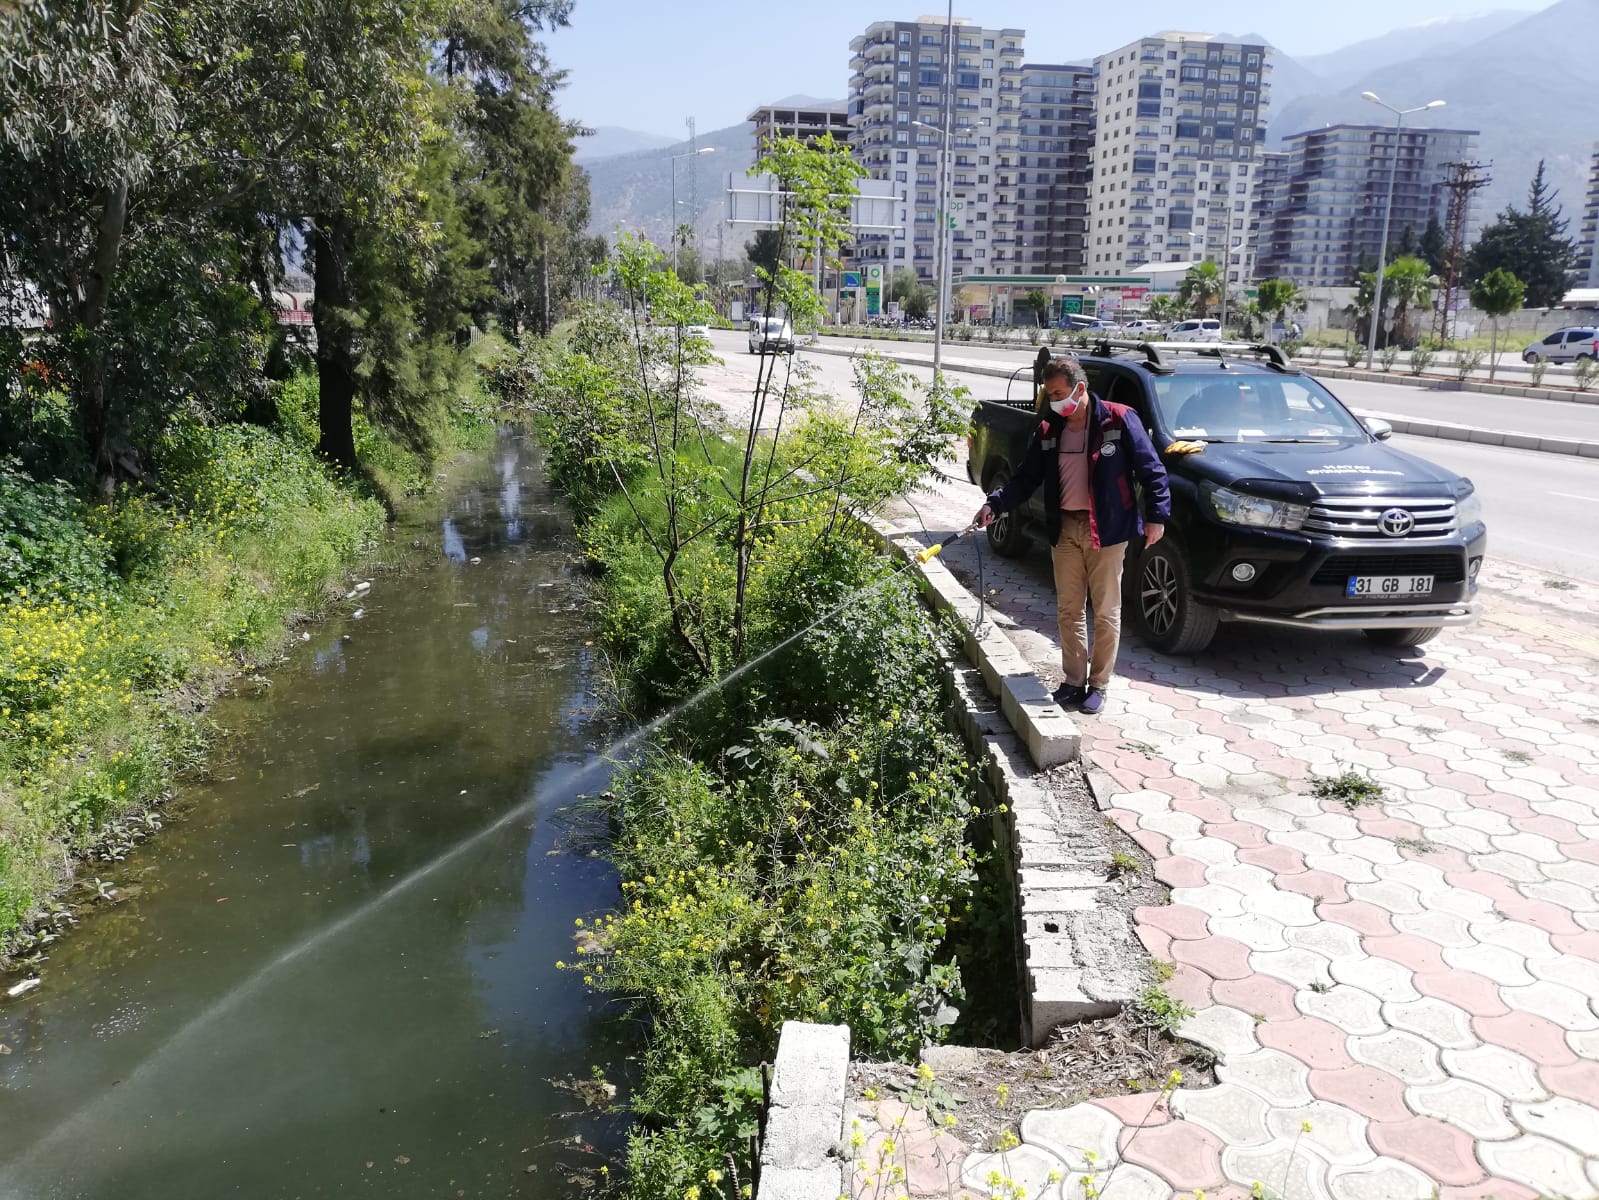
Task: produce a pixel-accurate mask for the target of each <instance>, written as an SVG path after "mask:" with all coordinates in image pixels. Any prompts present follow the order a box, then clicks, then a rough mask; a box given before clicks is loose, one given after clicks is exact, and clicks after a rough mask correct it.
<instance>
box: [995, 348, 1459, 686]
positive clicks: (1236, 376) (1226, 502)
mask: <svg viewBox="0 0 1599 1200" xmlns="http://www.w3.org/2000/svg"><path fill="white" fill-rule="evenodd" d="M1044 357H1045V356H1044V355H1043V354H1041V355H1040V359H1039V362H1038V363H1036V364H1034V365H1033V372H1034V376H1033V378H1034V379H1036V375H1037V371H1038V369H1039V367H1040V366H1041V365H1042V361H1043V359H1044ZM1078 357H1079V360H1080V361H1081V362H1082V364H1083V368H1084V370H1085V371H1086V372H1087V373H1088V384H1089V388H1090V390H1091V391H1092V392H1093V393H1094V394H1095V395H1096V396H1098V397H1099V398H1100V399H1102V400H1106V401H1109V402H1111V403H1115V404H1125V405H1127V406H1128V407H1129V408H1131V409H1133V410H1134V411H1136V412H1137V413H1138V416H1139V418H1140V419H1141V420H1142V421H1143V423H1144V427H1145V428H1146V429H1148V430H1149V435H1150V440H1151V441H1153V442H1154V444H1155V447H1156V448H1157V449H1158V450H1161V451H1162V460H1163V461H1164V462H1165V464H1166V470H1167V473H1168V474H1169V476H1170V478H1171V492H1172V516H1171V521H1170V523H1169V524H1168V526H1167V529H1166V536H1165V538H1163V539H1162V540H1161V541H1160V542H1158V543H1157V544H1156V545H1155V546H1153V547H1150V548H1149V549H1147V550H1146V549H1145V548H1144V547H1142V546H1141V545H1133V546H1130V547H1129V548H1128V555H1127V563H1126V568H1125V572H1124V575H1123V579H1124V588H1125V594H1124V601H1123V614H1124V615H1123V620H1124V621H1125V622H1127V623H1128V624H1129V625H1130V626H1131V627H1132V628H1133V629H1135V630H1136V631H1137V632H1138V633H1139V634H1140V635H1141V636H1142V637H1143V638H1144V639H1145V640H1147V641H1148V642H1150V643H1151V644H1152V645H1154V646H1155V647H1156V648H1157V649H1160V650H1163V651H1166V652H1168V653H1176V654H1184V653H1193V652H1196V651H1199V650H1203V649H1204V648H1205V647H1206V646H1207V645H1209V643H1210V640H1211V638H1212V636H1214V634H1215V631H1216V625H1217V623H1218V622H1219V621H1256V622H1264V623H1266V624H1271V625H1288V626H1295V627H1301V628H1306V629H1343V630H1351V629H1359V630H1362V631H1364V632H1365V634H1366V636H1367V637H1369V638H1371V639H1372V640H1373V641H1374V642H1377V643H1380V644H1384V645H1391V646H1413V645H1418V644H1420V643H1422V642H1426V641H1430V640H1431V639H1432V638H1434V637H1435V636H1437V634H1438V631H1439V630H1440V629H1442V628H1444V627H1445V626H1450V625H1463V624H1466V623H1468V622H1470V621H1472V620H1474V619H1475V617H1476V612H1475V597H1476V593H1477V573H1478V570H1479V569H1480V568H1481V566H1482V559H1483V554H1484V552H1485V551H1486V548H1487V540H1488V533H1487V527H1486V526H1485V525H1484V524H1483V520H1482V504H1481V502H1480V501H1479V500H1478V498H1477V496H1476V493H1475V489H1474V488H1473V487H1472V484H1471V481H1470V480H1469V479H1463V478H1461V477H1460V476H1458V475H1456V474H1454V473H1453V472H1451V471H1446V470H1444V469H1443V468H1442V467H1438V466H1434V465H1433V464H1432V463H1429V462H1427V461H1426V460H1424V459H1420V458H1417V457H1415V456H1414V455H1411V454H1405V453H1403V452H1402V451H1399V450H1396V449H1394V448H1393V447H1392V446H1389V445H1385V444H1384V443H1385V441H1386V439H1387V438H1388V436H1389V432H1390V431H1389V429H1388V427H1387V425H1386V424H1385V423H1383V422H1380V421H1375V420H1374V421H1371V422H1369V423H1363V422H1362V421H1361V420H1360V419H1359V418H1357V417H1355V416H1354V415H1353V414H1352V413H1350V411H1349V410H1348V409H1346V408H1345V407H1344V406H1343V404H1342V403H1340V402H1339V400H1338V399H1337V397H1335V396H1334V395H1333V394H1332V393H1331V392H1329V391H1328V390H1327V389H1326V388H1325V387H1323V386H1322V384H1321V383H1319V382H1318V381H1317V380H1315V379H1312V378H1311V377H1310V376H1308V375H1304V374H1302V373H1300V372H1299V371H1298V370H1297V369H1295V368H1294V367H1293V366H1292V365H1290V364H1289V362H1288V361H1287V359H1285V358H1284V357H1283V354H1282V352H1281V351H1280V350H1278V348H1277V347H1275V346H1247V345H1214V344H1211V345H1207V344H1204V343H1182V344H1166V343H1149V342H1131V341H1116V340H1104V341H1099V342H1096V343H1094V344H1093V345H1092V349H1091V352H1090V353H1085V354H1080V355H1079V356H1078ZM1027 370H1028V368H1027V367H1022V368H1019V369H1018V371H1017V372H1016V373H1015V374H1014V375H1012V377H1011V386H1010V388H1009V389H1008V393H1009V392H1018V391H1019V392H1020V394H1019V395H1018V396H1017V397H1016V398H1015V399H1012V398H1011V397H1010V395H1009V394H1007V398H1006V399H1005V400H1003V401H999V400H984V401H981V402H980V403H979V404H978V405H977V407H976V408H975V409H974V410H973V412H972V423H971V429H970V432H969V435H968V438H967V460H966V473H967V476H968V477H969V478H970V479H971V481H972V482H973V483H975V484H977V485H978V486H979V487H981V488H982V489H983V490H984V491H985V492H989V491H992V490H993V489H994V488H995V487H998V486H999V485H1000V484H1001V483H1003V482H1005V480H1006V479H1008V478H1009V477H1010V473H1011V470H1012V468H1013V464H1015V463H1016V462H1017V461H1018V460H1019V459H1020V457H1021V455H1022V453H1023V452H1024V451H1025V449H1026V447H1027V442H1028V439H1029V438H1030V437H1031V436H1032V434H1033V432H1034V430H1035V429H1036V428H1037V426H1038V414H1037V408H1036V402H1035V399H1034V397H1035V395H1036V388H1035V387H1034V386H1033V384H1032V382H1031V381H1030V380H1028V379H1025V378H1024V379H1021V380H1018V378H1017V376H1023V375H1024V374H1025V373H1026V372H1027ZM1195 447H1199V448H1198V449H1197V451H1196V449H1195ZM1042 495H1043V489H1042V488H1040V489H1039V490H1038V492H1036V493H1035V494H1034V496H1033V497H1032V499H1031V500H1030V501H1029V502H1028V504H1027V506H1026V509H1025V512H1019V513H1017V514H1014V515H1008V516H1002V517H1000V518H998V519H997V520H995V521H994V523H993V524H992V525H990V526H989V527H988V538H989V543H990V545H991V546H992V547H993V549H994V550H995V551H996V552H998V553H1000V554H1004V555H1018V554H1021V553H1022V552H1023V551H1024V549H1025V548H1026V546H1027V545H1028V544H1029V543H1030V542H1032V541H1034V540H1037V541H1039V542H1041V541H1042V536H1041V534H1042V527H1041V521H1042V516H1043V510H1042V507H1041V503H1042V502H1041V497H1042ZM1018 518H1019V519H1018Z"/></svg>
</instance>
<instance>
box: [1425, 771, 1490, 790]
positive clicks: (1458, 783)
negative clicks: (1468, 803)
mask: <svg viewBox="0 0 1599 1200" xmlns="http://www.w3.org/2000/svg"><path fill="white" fill-rule="evenodd" d="M1427 782H1428V783H1430V784H1432V786H1433V787H1441V788H1448V789H1449V790H1450V791H1454V792H1459V793H1460V794H1461V795H1462V796H1486V795H1487V794H1488V784H1487V782H1486V781H1485V780H1483V779H1481V778H1479V777H1478V776H1476V775H1464V774H1461V773H1460V772H1459V771H1440V772H1437V773H1434V774H1429V775H1428V776H1427Z"/></svg>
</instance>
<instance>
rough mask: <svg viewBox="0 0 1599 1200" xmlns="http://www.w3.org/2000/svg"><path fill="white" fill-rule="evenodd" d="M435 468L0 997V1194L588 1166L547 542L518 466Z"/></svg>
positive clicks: (468, 1192)
mask: <svg viewBox="0 0 1599 1200" xmlns="http://www.w3.org/2000/svg"><path fill="white" fill-rule="evenodd" d="M454 475H455V477H454V478H452V479H450V480H447V481H446V482H445V483H444V484H443V485H442V487H443V489H444V490H443V492H442V495H443V496H444V497H446V498H445V499H443V500H441V501H439V502H437V503H436V504H435V505H434V506H433V508H432V509H431V511H429V512H428V513H426V514H421V513H419V514H416V515H415V516H413V517H411V518H410V519H408V520H406V521H402V522H401V523H400V524H399V526H398V527H397V528H396V529H395V530H394V531H393V533H392V535H391V542H390V545H389V548H388V550H387V551H386V555H387V557H388V558H389V559H390V560H391V561H392V563H393V565H394V567H395V569H394V570H385V571H378V572H376V573H375V574H373V575H372V576H371V579H372V582H373V586H372V589H371V591H370V592H369V593H367V594H366V595H365V596H363V597H360V598H358V599H357V600H355V601H351V602H349V603H346V604H344V605H341V606H340V612H339V613H338V614H337V615H336V616H335V617H334V618H332V619H330V620H328V621H325V622H323V623H320V624H318V625H316V626H314V627H312V628H311V629H310V640H309V641H308V642H296V643H295V644H294V647H293V649H292V650H291V652H290V655H289V659H288V661H287V662H286V663H285V664H284V665H282V666H281V667H278V668H275V669H273V670H272V671H271V672H270V673H269V684H261V685H251V684H249V683H245V684H243V685H241V687H240V689H239V694H237V695H235V696H232V697H230V698H228V699H225V700H223V701H222V702H221V703H219V704H218V705H217V707H216V709H215V710H214V717H215V720H216V721H217V723H218V725H219V726H220V728H221V729H222V730H223V731H224V736H223V739H222V743H221V745H220V747H219V749H218V751H217V753H216V754H214V755H213V758H212V762H211V766H212V776H213V778H212V779H210V780H209V781H208V782H205V783H195V784H188V785H185V786H184V787H183V789H182V791H181V794H180V795H179V797H178V798H177V800H176V801H175V802H174V803H173V804H172V805H170V806H169V807H168V808H167V809H166V810H164V811H163V813H162V816H163V819H164V820H165V821H166V822H167V827H166V828H165V829H164V830H163V831H162V832H161V833H160V834H159V835H158V836H156V837H155V838H153V839H152V840H150V841H149V842H146V843H145V844H144V845H143V846H141V847H140V848H139V849H138V850H137V851H136V852H135V853H134V855H133V856H132V857H131V858H130V860H129V861H127V862H125V863H119V864H114V865H109V866H96V865H95V864H89V865H87V866H85V867H84V868H82V873H83V874H85V875H88V876H93V875H95V874H99V875H100V876H102V877H104V878H106V879H107V880H108V881H109V882H110V883H112V884H113V885H114V886H115V887H116V888H117V889H118V896H117V899H116V901H115V902H113V903H98V904H94V905H90V906H88V907H87V908H86V909H85V913H84V919H83V921H82V923H81V925H80V927H79V928H78V930H76V931H75V932H74V933H72V934H71V935H70V936H69V937H67V938H66V939H65V940H64V941H62V942H61V943H60V944H58V945H57V946H56V947H54V948H52V951H51V953H50V957H49V959H48V961H46V962H45V963H44V964H42V966H41V968H40V970H39V973H40V975H41V977H42V979H43V984H42V986H41V987H39V988H38V989H36V990H35V991H33V992H31V993H29V994H27V995H26V996H24V997H23V998H21V999H18V1000H10V1001H8V1000H5V999H4V998H3V997H0V1044H4V1045H5V1046H7V1047H8V1048H9V1050H10V1053H9V1054H7V1055H4V1056H0V1197H4V1198H5V1200H28V1198H31V1197H57V1196H60V1197H78V1196H81V1197H117V1198H118V1200H142V1198H146V1197H148V1198H150V1200H155V1198H157V1197H159V1198H161V1200H171V1198H173V1197H207V1198H210V1197H223V1196H227V1197H243V1198H256V1197H260V1198H263V1200H265V1198H268V1197H271V1198H274V1200H276V1198H279V1197H313V1196H328V1197H348V1196H360V1195H369V1196H384V1197H389V1196H429V1197H432V1196H439V1197H449V1196H466V1197H483V1196H540V1197H545V1196H558V1195H562V1194H568V1193H569V1192H570V1191H571V1190H572V1189H573V1188H574V1177H576V1178H577V1179H578V1182H577V1183H576V1186H577V1187H581V1182H580V1178H581V1173H582V1172H583V1171H585V1170H589V1171H591V1170H593V1169H595V1168H597V1167H598V1166H599V1165H600V1164H601V1163H603V1162H605V1161H608V1160H609V1161H613V1162H614V1161H615V1158H614V1156H615V1154H616V1152H617V1147H618V1144H619V1141H620V1138H621V1125H620V1121H619V1119H618V1118H617V1117H615V1116H607V1115H604V1114H603V1113H602V1112H601V1111H599V1109H598V1108H595V1107H592V1106H591V1104H590V1102H591V1101H595V1100H599V1101H601V1102H603V1089H602V1088H594V1087H589V1088H587V1089H579V1090H577V1091H574V1090H572V1088H571V1087H570V1086H569V1085H570V1083H571V1081H574V1080H576V1081H585V1080H589V1079H590V1077H591V1072H592V1071H593V1070H595V1069H598V1070H599V1071H600V1072H602V1073H603V1074H604V1076H605V1077H606V1078H608V1079H611V1080H615V1079H617V1078H618V1076H619V1075H620V1074H621V1073H622V1071H623V1070H624V1066H623V1059H624V1056H625V1055H626V1053H627V1051H628V1050H629V1049H630V1048H631V1047H630V1042H629V1038H630V1034H629V1031H628V1030H627V1029H626V1027H624V1026H623V1025H621V1023H620V1022H619V1021H618V1019H617V1018H616V1017H614V1016H613V1015H610V1014H608V1013H607V1012H606V1011H605V1009H604V1008H603V1005H602V1002H600V1001H597V1000H594V999H593V998H591V997H589V996H588V995H587V994H586V991H585V989H584V988H583V986H582V981H581V980H580V979H578V978H575V977H574V976H573V975H572V974H571V973H570V972H562V971H557V970H556V969H555V963H556V961H557V960H559V959H562V958H563V957H564V958H567V959H570V958H572V957H573V953H572V933H573V924H574V920H575V919H576V918H578V917H585V916H590V915H592V914H593V913H595V912H597V911H599V910H602V909H605V908H607V907H609V905H610V904H611V902H612V901H613V900H614V897H615V894H616V892H615V881H614V878H613V876H612V874H611V871H610V868H609V866H608V864H607V863H606V861H605V859H604V858H603V857H600V856H599V855H598V854H596V853H595V844H596V843H595V839H594V838H593V837H591V836H590V835H589V834H588V833H586V832H585V828H584V825H585V822H584V819H583V816H582V809H583V806H582V804H581V803H580V802H579V803H577V804H575V805H574V801H577V799H578V794H579V792H580V791H583V792H589V793H592V792H594V791H597V790H598V789H600V788H602V787H603V786H604V775H603V773H601V772H599V771H596V770H594V769H592V766H591V764H592V758H591V755H592V752H593V751H595V750H598V749H602V748H603V746H604V745H605V742H606V740H607V738H606V737H605V734H606V733H607V732H608V730H606V729H605V728H604V726H603V719H602V717H600V716H599V715H598V714H597V712H596V710H597V707H598V700H597V697H596V696H595V694H594V689H595V687H596V686H597V684H598V683H599V679H598V675H597V672H596V665H595V662H594V659H593V655H594V651H593V650H592V649H590V648H589V645H590V641H591V637H592V633H591V630H590V629H589V627H588V624H587V621H586V618H585V614H584V611H583V605H582V597H581V586H580V581H579V579H578V577H577V575H576V574H575V568H576V564H577V547H576V545H575V542H574V540H573V538H572V535H571V533H570V526H569V522H568V521H567V519H566V518H565V517H564V516H563V513H562V510H561V506H560V502H559V499H558V497H557V496H556V495H555V494H554V493H553V492H552V491H551V489H550V488H549V486H548V484H547V483H546V481H545V477H544V472H543V468H542V462H541V452H540V450H539V448H538V447H537V445H536V444H535V443H533V442H531V441H529V440H524V439H522V438H521V437H519V436H516V435H513V434H503V435H502V436H501V437H500V439H499V441H498V443H497V445H496V446H495V448H494V450H493V451H492V453H489V454H485V455H482V456H479V457H478V458H476V459H473V460H471V461H469V462H467V463H466V464H464V465H459V464H458V465H457V467H456V468H455V471H454ZM358 609H359V610H360V615H359V616H357V615H356V613H357V610H358ZM585 768H587V769H585ZM484 830H489V832H488V833H486V834H485V833H483V831H484ZM441 859H442V861H441ZM80 895H81V893H80ZM563 1084H567V1085H568V1086H562V1085H563ZM584 1091H586V1092H587V1093H588V1094H587V1096H585V1095H584V1094H581V1093H582V1092H584Z"/></svg>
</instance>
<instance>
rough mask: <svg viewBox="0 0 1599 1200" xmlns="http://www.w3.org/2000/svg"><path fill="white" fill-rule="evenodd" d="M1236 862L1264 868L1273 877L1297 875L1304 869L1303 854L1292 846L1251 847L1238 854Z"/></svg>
mask: <svg viewBox="0 0 1599 1200" xmlns="http://www.w3.org/2000/svg"><path fill="white" fill-rule="evenodd" d="M1238 861H1239V862H1242V863H1248V864H1249V865H1250V866H1252V867H1264V868H1265V869H1266V870H1268V871H1270V872H1271V873H1272V874H1273V875H1298V874H1300V873H1302V872H1303V871H1304V869H1305V854H1304V851H1302V850H1295V849H1294V848H1293V847H1292V846H1277V845H1269V846H1252V847H1250V848H1249V849H1248V850H1240V851H1239V852H1238Z"/></svg>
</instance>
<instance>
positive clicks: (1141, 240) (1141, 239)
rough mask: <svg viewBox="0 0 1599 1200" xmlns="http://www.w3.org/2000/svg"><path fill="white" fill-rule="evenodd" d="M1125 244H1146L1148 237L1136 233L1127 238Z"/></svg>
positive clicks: (1147, 243)
mask: <svg viewBox="0 0 1599 1200" xmlns="http://www.w3.org/2000/svg"><path fill="white" fill-rule="evenodd" d="M1127 244H1128V245H1129V246H1147V245H1149V239H1148V238H1146V237H1145V236H1144V235H1143V234H1141V233H1136V234H1134V235H1133V236H1132V237H1130V238H1128V239H1127Z"/></svg>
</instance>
